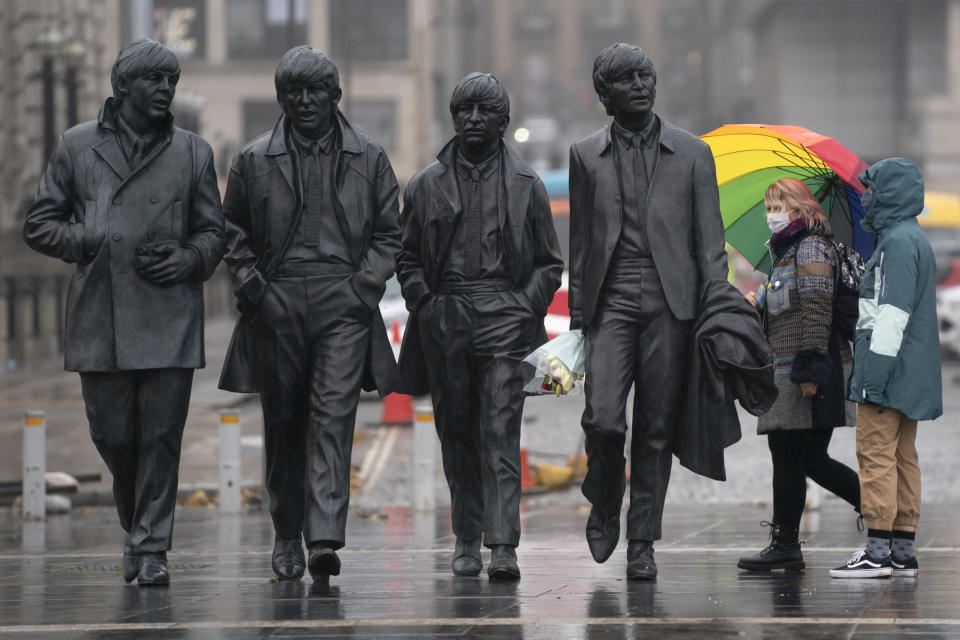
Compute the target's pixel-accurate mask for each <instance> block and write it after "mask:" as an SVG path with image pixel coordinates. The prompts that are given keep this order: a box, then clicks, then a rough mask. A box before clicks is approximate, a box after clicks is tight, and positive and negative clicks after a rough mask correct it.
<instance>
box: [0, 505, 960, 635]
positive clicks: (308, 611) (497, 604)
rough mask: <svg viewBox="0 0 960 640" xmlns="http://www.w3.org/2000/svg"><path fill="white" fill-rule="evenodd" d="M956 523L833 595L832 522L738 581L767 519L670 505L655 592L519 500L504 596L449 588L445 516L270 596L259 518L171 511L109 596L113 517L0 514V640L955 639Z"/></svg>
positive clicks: (842, 532)
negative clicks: (165, 563) (897, 573)
mask: <svg viewBox="0 0 960 640" xmlns="http://www.w3.org/2000/svg"><path fill="white" fill-rule="evenodd" d="M957 506H958V505H945V504H937V505H934V506H932V507H931V508H929V509H926V510H925V511H924V515H923V520H922V522H921V528H920V532H921V533H920V544H919V551H918V557H919V559H920V563H921V572H920V576H919V578H917V579H900V578H898V579H892V578H890V579H874V580H836V579H831V578H830V577H829V574H828V570H829V569H830V567H833V566H837V565H838V564H840V563H842V562H843V561H844V560H846V558H847V557H849V554H850V553H851V552H852V551H853V550H855V549H856V548H858V547H859V546H860V545H861V544H862V543H863V537H862V534H861V533H859V532H858V531H857V530H856V527H855V522H854V520H853V518H852V517H851V515H850V514H849V512H848V510H847V509H845V508H843V507H842V505H839V504H825V505H824V506H823V507H822V508H821V509H819V510H817V511H816V512H811V514H808V516H807V517H806V518H805V520H804V523H803V528H802V533H801V537H802V538H803V539H805V540H806V544H805V545H804V556H805V559H806V562H807V570H806V571H805V572H803V573H801V574H782V573H771V574H751V573H745V572H741V571H739V570H738V569H737V568H736V561H737V558H738V557H739V556H740V555H742V554H745V553H751V552H754V551H756V550H758V549H759V548H761V547H762V546H763V545H764V544H765V543H766V540H765V537H764V533H763V532H764V531H765V530H761V529H760V527H759V526H758V523H759V521H760V520H761V519H762V518H763V517H764V516H765V515H766V509H765V508H764V507H761V506H751V505H746V506H735V505H724V506H722V507H718V506H716V505H669V504H668V506H667V513H666V516H665V523H664V534H665V536H664V539H663V540H662V541H660V542H659V543H658V544H657V561H658V564H659V567H660V576H659V578H658V579H657V580H656V581H652V582H629V581H627V580H626V579H625V577H624V575H625V570H626V559H625V555H626V545H625V544H621V546H620V547H619V548H618V550H617V551H616V552H615V553H614V555H613V557H612V558H611V559H610V560H609V561H608V562H607V563H605V564H602V565H600V564H596V563H595V562H594V561H593V560H592V559H591V558H590V556H589V554H588V552H587V548H586V543H585V542H584V540H583V527H584V523H585V520H586V513H585V512H584V511H583V510H582V509H571V508H570V507H569V506H568V505H559V504H551V502H550V501H548V500H544V499H541V498H538V497H533V498H526V499H525V500H524V502H523V513H522V526H523V537H522V542H521V546H520V548H519V549H518V555H519V560H520V567H521V570H522V572H523V578H522V579H521V580H520V581H519V582H516V583H497V582H489V581H488V580H487V579H485V577H478V578H459V577H454V576H452V575H451V573H450V569H449V566H450V552H451V550H452V546H453V538H452V536H451V534H450V532H449V531H450V530H449V515H448V510H447V509H440V510H438V511H437V512H436V513H434V514H429V513H427V514H415V513H412V512H411V511H410V509H409V508H407V507H400V506H397V507H387V508H384V509H382V510H381V511H380V512H378V516H377V517H376V518H371V517H363V516H361V515H360V514H358V513H356V512H354V513H352V514H351V516H350V518H349V521H348V531H347V547H346V548H345V549H344V550H343V551H342V552H341V558H342V561H343V573H342V575H340V576H338V577H334V578H331V579H330V580H329V581H328V582H321V583H313V582H312V581H311V580H310V578H309V577H307V578H305V579H304V580H303V581H300V582H296V583H284V582H276V581H275V580H273V579H272V576H271V572H270V549H271V545H272V539H273V534H272V529H271V526H270V523H269V520H268V518H267V517H266V515H265V514H264V513H263V512H260V511H251V512H247V513H244V514H242V515H231V516H227V515H220V514H219V512H218V511H217V510H215V509H209V508H180V509H178V513H177V521H176V528H175V542H174V551H173V552H171V553H170V556H169V561H170V569H171V576H172V584H171V586H170V587H161V588H141V587H137V586H135V585H126V584H124V583H123V580H122V578H121V576H120V553H119V549H120V536H119V527H118V525H117V522H116V517H115V515H114V513H113V511H112V510H111V509H108V508H87V509H82V510H74V511H73V512H72V513H71V514H70V515H69V516H58V517H53V518H49V519H48V521H47V522H46V523H45V524H37V523H28V524H27V526H26V528H25V527H24V525H23V523H19V522H17V521H16V520H15V519H14V518H13V517H12V515H9V510H7V511H5V512H3V513H0V638H55V639H61V638H129V637H139V638H161V639H167V638H171V639H172V638H239V639H245V638H260V637H271V638H282V637H290V638H304V637H318V638H347V637H349V638H524V639H527V640H531V639H539V638H543V639H547V640H558V639H561V638H563V639H565V638H623V639H626V638H647V637H650V638H653V637H664V636H669V637H671V638H698V639H702V638H728V637H729V638H733V637H750V638H766V637H770V638H773V637H776V638H782V637H790V638H836V637H846V638H883V637H890V638H893V637H897V638H900V637H910V638H944V637H960V604H958V603H960V527H958V524H960V523H958V518H957V513H958V511H957ZM811 516H812V517H811ZM41 529H42V530H41ZM487 559H488V558H487V557H485V560H487Z"/></svg>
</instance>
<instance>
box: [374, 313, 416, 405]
mask: <svg viewBox="0 0 960 640" xmlns="http://www.w3.org/2000/svg"><path fill="white" fill-rule="evenodd" d="M402 338H403V336H402V334H401V331H400V321H399V320H396V319H394V321H393V324H392V325H391V327H390V343H391V346H392V347H393V352H394V356H396V355H398V354H399V352H400V342H401V340H402ZM380 422H381V423H382V424H413V396H408V395H406V394H403V393H391V394H390V395H388V396H387V397H386V398H384V399H383V412H382V413H381V414H380Z"/></svg>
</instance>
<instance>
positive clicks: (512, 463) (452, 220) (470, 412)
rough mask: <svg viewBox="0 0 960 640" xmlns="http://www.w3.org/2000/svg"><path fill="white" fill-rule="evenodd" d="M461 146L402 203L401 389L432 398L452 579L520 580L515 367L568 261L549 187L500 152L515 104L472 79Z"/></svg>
mask: <svg viewBox="0 0 960 640" xmlns="http://www.w3.org/2000/svg"><path fill="white" fill-rule="evenodd" d="M450 114H451V115H452V116H453V125H454V129H455V130H456V136H455V137H454V138H453V139H451V140H450V141H449V142H448V143H447V144H446V146H444V147H443V149H442V150H441V151H440V153H439V155H438V156H437V160H436V162H434V163H432V164H430V165H429V166H427V167H426V168H425V169H423V170H422V171H420V172H419V173H418V174H417V175H416V176H414V177H413V179H411V180H410V183H409V184H408V185H407V188H406V190H405V192H404V209H403V220H404V227H403V250H402V251H401V253H400V257H399V260H398V266H397V277H398V279H399V280H400V285H401V288H402V291H403V296H404V298H405V299H406V302H407V308H408V309H410V311H411V314H410V318H409V320H408V322H407V329H406V332H405V335H404V342H403V346H402V348H401V352H400V372H401V377H402V380H403V384H404V385H405V388H406V390H408V391H410V392H413V393H423V392H425V391H427V389H428V388H429V391H430V393H431V395H432V399H433V407H434V417H435V420H436V425H437V434H438V435H439V437H440V445H441V449H442V452H443V470H444V474H445V475H446V478H447V484H448V485H449V488H450V499H451V502H452V524H453V532H454V534H455V535H456V537H457V541H456V547H455V549H454V556H453V565H452V568H453V573H454V574H456V575H466V576H475V575H478V574H479V573H480V571H481V569H482V567H483V565H482V562H481V558H480V545H481V542H482V543H483V544H484V545H486V546H487V547H489V548H490V549H491V561H490V564H489V566H488V567H487V574H488V575H489V577H490V579H493V580H495V579H518V578H519V577H520V568H519V566H518V565H517V556H516V551H515V549H516V546H517V544H518V543H519V541H520V513H519V505H520V422H521V415H522V412H523V380H522V378H521V372H520V365H521V362H522V359H523V357H524V356H526V355H527V354H528V353H529V352H530V351H532V350H533V349H534V348H535V347H537V346H539V345H540V344H541V343H543V342H545V341H546V334H545V332H544V329H543V318H544V315H545V314H546V311H547V306H548V305H549V304H550V301H551V300H552V299H553V294H554V292H555V291H556V290H557V288H558V287H559V286H560V278H561V273H562V270H563V259H562V258H561V256H560V250H559V246H558V242H557V236H556V232H555V230H554V227H553V220H552V218H551V216H550V203H549V200H548V199H547V193H546V189H544V186H543V183H542V182H541V181H540V178H539V177H538V176H537V174H536V173H534V171H533V170H532V169H530V167H528V166H527V165H526V164H524V163H523V162H522V161H521V160H520V158H519V157H518V156H517V155H516V153H514V151H513V150H512V149H510V148H509V147H507V146H506V145H505V144H504V143H503V134H504V132H505V131H506V129H507V125H508V124H509V122H510V101H509V98H508V96H507V92H506V89H505V88H504V87H503V85H502V84H501V83H500V81H499V80H498V79H497V78H496V77H495V76H493V75H491V74H488V73H471V74H470V75H468V76H466V77H465V78H464V79H463V80H461V81H460V83H459V84H458V85H457V87H456V88H455V89H454V91H453V96H452V98H451V99H450Z"/></svg>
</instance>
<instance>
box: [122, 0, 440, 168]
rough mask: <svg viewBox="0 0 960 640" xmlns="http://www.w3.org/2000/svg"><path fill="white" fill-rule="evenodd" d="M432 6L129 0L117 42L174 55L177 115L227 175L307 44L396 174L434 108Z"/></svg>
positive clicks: (423, 140) (266, 122)
mask: <svg viewBox="0 0 960 640" xmlns="http://www.w3.org/2000/svg"><path fill="white" fill-rule="evenodd" d="M430 7H431V2H430V0H312V1H309V0H130V1H129V2H128V3H122V6H121V7H120V9H121V16H122V19H121V39H122V40H130V39H134V38H139V37H151V38H155V39H158V40H160V41H162V42H164V43H165V44H166V45H167V46H168V47H169V48H171V49H172V50H173V51H174V52H175V53H176V54H177V56H178V57H179V58H180V61H181V64H182V66H183V75H182V78H181V81H180V84H179V86H178V89H177V92H178V98H179V99H180V100H179V102H180V104H178V105H176V107H175V113H176V115H177V119H178V122H180V123H181V126H183V117H182V115H184V114H186V115H187V121H188V122H190V123H195V127H196V129H197V130H198V131H199V133H200V134H201V135H203V136H204V137H205V138H206V139H207V140H209V141H210V142H211V143H212V144H213V146H214V151H215V153H216V157H217V171H218V174H219V175H220V177H221V179H225V178H226V176H227V172H228V170H229V166H230V161H231V159H232V157H233V156H234V155H235V154H236V152H237V151H239V150H240V148H241V147H242V146H243V144H245V143H246V142H247V141H249V140H251V139H253V138H254V137H256V136H258V135H260V134H262V133H264V132H266V131H269V130H270V129H271V128H272V127H273V125H274V123H275V122H276V119H277V117H278V116H279V114H280V110H279V107H278V106H277V100H276V90H275V88H274V81H273V75H274V70H275V69H276V65H277V63H278V62H279V60H280V57H281V56H282V55H283V53H284V52H285V51H286V50H287V49H289V48H290V47H292V46H295V45H299V44H309V45H311V46H313V47H315V48H317V49H321V50H323V51H325V52H327V53H328V54H329V55H330V56H331V58H332V59H333V60H334V62H335V63H336V64H337V66H338V68H339V71H340V82H341V86H342V88H343V99H342V101H341V108H342V109H343V110H344V112H345V113H346V114H347V117H348V118H349V119H350V120H351V121H352V122H353V123H354V124H356V125H357V126H359V127H360V128H362V129H364V130H365V131H367V132H368V133H369V134H371V136H372V137H373V138H375V139H376V140H378V141H379V142H380V143H381V144H383V145H384V147H385V148H386V150H387V152H388V154H389V155H390V159H391V161H392V163H393V165H394V169H395V170H396V172H397V174H398V176H399V177H400V178H401V179H402V180H405V179H409V177H410V176H411V175H413V173H414V172H415V171H416V170H417V168H418V166H419V165H420V164H421V163H422V162H423V161H424V159H425V156H424V154H425V150H426V149H427V146H428V143H429V140H428V136H429V131H428V127H429V124H430V121H431V116H430V114H429V112H428V110H427V107H428V105H430V104H431V97H430V90H431V85H430V82H429V77H430V76H429V67H430V64H429V62H430V61H429V60H428V55H427V54H428V51H429V43H430V36H431V32H430V29H429V21H430Z"/></svg>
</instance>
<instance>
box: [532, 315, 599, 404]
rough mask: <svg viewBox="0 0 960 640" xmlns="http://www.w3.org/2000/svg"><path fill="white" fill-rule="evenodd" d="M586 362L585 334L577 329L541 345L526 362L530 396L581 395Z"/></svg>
mask: <svg viewBox="0 0 960 640" xmlns="http://www.w3.org/2000/svg"><path fill="white" fill-rule="evenodd" d="M585 359H586V349H585V347H584V338H583V331H581V330H580V329H574V330H573V331H568V332H566V333H563V334H560V335H559V336H557V337H556V338H554V339H553V340H551V341H549V342H547V343H545V344H542V345H540V346H539V347H537V348H536V349H535V350H534V351H533V353H531V354H530V355H528V356H527V357H526V358H524V359H523V361H524V362H525V363H526V364H527V365H529V367H527V368H526V372H525V377H526V381H525V384H524V387H523V390H524V392H525V393H527V394H528V395H545V394H548V393H550V394H553V395H556V396H557V397H558V398H559V397H560V396H563V395H567V394H569V393H571V392H574V391H576V392H582V390H583V370H584V360H585Z"/></svg>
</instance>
